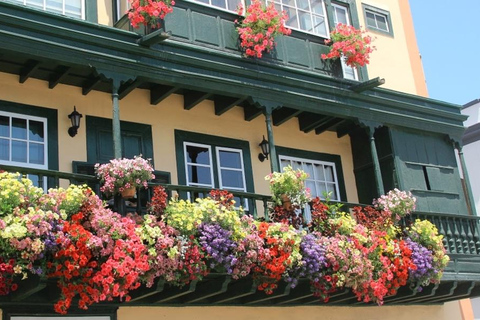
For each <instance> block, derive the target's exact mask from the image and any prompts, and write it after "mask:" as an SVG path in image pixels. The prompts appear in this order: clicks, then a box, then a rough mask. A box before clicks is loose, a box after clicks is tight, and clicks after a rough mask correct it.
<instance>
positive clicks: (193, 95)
mask: <svg viewBox="0 0 480 320" xmlns="http://www.w3.org/2000/svg"><path fill="white" fill-rule="evenodd" d="M210 96H211V93H209V92H201V91H193V90H185V92H184V93H183V108H184V109H185V110H190V109H192V108H193V107H195V106H196V105H197V104H199V103H200V102H202V101H203V100H205V99H207V98H208V97H210Z"/></svg>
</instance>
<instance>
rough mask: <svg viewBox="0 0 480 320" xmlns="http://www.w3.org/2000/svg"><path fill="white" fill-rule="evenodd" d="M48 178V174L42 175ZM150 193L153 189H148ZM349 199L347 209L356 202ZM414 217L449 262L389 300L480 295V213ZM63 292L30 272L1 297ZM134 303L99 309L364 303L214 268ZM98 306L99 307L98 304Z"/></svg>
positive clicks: (80, 178)
mask: <svg viewBox="0 0 480 320" xmlns="http://www.w3.org/2000/svg"><path fill="white" fill-rule="evenodd" d="M0 170H5V171H11V172H15V171H18V172H22V173H24V174H31V175H36V176H38V177H39V180H40V181H45V180H46V181H48V187H54V186H57V185H66V184H69V183H76V184H83V183H88V184H90V185H91V186H93V189H94V190H97V191H98V189H99V185H98V180H97V179H96V178H95V177H93V176H90V175H82V174H72V173H64V172H57V171H50V170H36V169H25V168H20V167H12V166H1V167H0ZM44 177H45V178H46V179H43V178H44ZM164 187H165V188H166V190H167V191H168V192H170V193H174V194H177V195H178V196H182V194H184V192H193V193H195V192H207V191H209V190H206V189H201V188H194V187H187V186H178V185H164ZM234 194H235V195H236V196H238V197H240V198H242V199H248V200H249V201H252V203H255V204H260V205H259V206H258V205H257V206H256V207H255V209H253V208H252V211H251V214H252V215H254V216H258V217H262V216H264V212H265V210H266V208H267V206H268V203H269V202H270V197H269V196H267V195H258V194H253V193H246V192H243V193H234ZM147 195H148V196H149V195H150V192H149V191H147ZM354 205H355V204H352V203H345V206H344V208H349V207H352V206H354ZM124 208H126V209H127V210H130V211H141V210H142V202H141V201H139V202H137V207H135V208H130V207H124ZM414 219H427V220H429V221H430V222H432V223H434V224H435V225H436V226H437V228H438V230H439V232H440V233H441V234H443V235H444V246H445V248H446V250H447V252H448V255H449V256H450V262H449V264H448V266H447V268H446V269H445V272H444V275H443V278H442V281H441V282H440V283H438V284H431V285H429V286H427V287H424V288H423V290H421V291H417V290H412V288H409V287H408V286H405V287H401V288H400V290H399V291H398V293H397V294H396V295H395V296H389V297H386V298H385V304H386V305H397V304H403V305H404V304H438V303H444V302H447V301H451V300H457V299H463V298H467V297H475V296H480V221H479V220H480V217H477V216H468V215H455V214H448V213H422V212H415V213H413V214H412V215H411V216H410V217H408V218H407V219H404V220H402V221H401V223H402V224H403V225H406V224H408V223H409V222H410V221H412V220H414ZM58 295H59V289H58V288H57V286H56V282H55V279H47V278H44V277H38V276H30V277H29V278H28V279H27V280H24V281H22V282H21V286H19V289H18V290H17V291H15V292H14V293H12V294H10V295H8V296H0V308H4V307H7V308H18V307H21V306H22V305H25V304H26V303H28V304H29V305H35V306H39V307H48V306H52V305H53V302H54V301H56V299H57V298H58ZM131 296H132V300H131V301H129V302H120V301H112V302H106V303H101V304H99V305H98V308H103V307H105V308H110V307H117V306H121V305H125V304H126V305H129V306H134V305H135V306H136V305H138V306H165V305H169V306H171V305H182V306H194V305H209V306H212V305H219V306H220V305H243V306H295V305H326V306H330V305H333V306H344V305H348V306H352V305H364V303H363V302H358V301H357V299H356V297H355V296H354V294H353V293H352V292H351V291H350V290H349V289H346V290H343V289H342V290H339V291H337V292H336V293H334V294H333V295H332V296H331V298H330V300H329V302H328V303H327V304H325V303H324V302H322V301H321V300H319V298H316V297H314V296H312V293H311V291H310V283H309V281H308V280H307V279H300V281H299V282H298V284H297V285H296V286H295V287H292V286H291V284H288V283H286V282H283V281H281V282H280V283H279V286H278V288H277V289H276V290H275V291H274V293H273V294H271V295H266V294H265V293H264V292H262V291H258V290H257V287H256V284H255V283H254V281H253V279H252V277H250V276H247V277H245V278H241V279H239V280H234V279H232V277H231V276H230V275H228V274H221V273H210V274H209V275H208V276H206V277H205V278H204V279H203V280H202V281H193V282H191V283H189V284H188V285H185V286H184V287H181V288H179V287H175V286H172V285H170V284H168V283H165V282H163V281H157V282H155V283H154V285H153V286H152V287H151V288H147V287H141V288H139V289H137V290H135V291H133V292H132V294H131ZM95 308H97V307H95Z"/></svg>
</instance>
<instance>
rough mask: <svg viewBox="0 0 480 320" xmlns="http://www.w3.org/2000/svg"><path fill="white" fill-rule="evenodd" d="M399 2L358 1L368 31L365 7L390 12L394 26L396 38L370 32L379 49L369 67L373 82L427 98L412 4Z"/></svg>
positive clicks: (363, 27) (358, 9)
mask: <svg viewBox="0 0 480 320" xmlns="http://www.w3.org/2000/svg"><path fill="white" fill-rule="evenodd" d="M400 2H404V1H403V0H402V1H398V0H363V1H357V2H356V3H357V11H358V16H359V19H360V26H361V27H362V29H366V22H365V17H364V13H363V6H362V4H366V5H369V6H372V7H375V8H378V9H382V10H385V11H388V12H389V13H390V18H391V22H392V29H393V37H392V36H390V35H386V34H384V33H381V32H375V31H371V30H367V31H368V34H369V35H371V36H372V37H373V38H374V41H373V45H374V46H375V47H376V48H377V50H376V51H374V52H373V53H372V54H371V59H370V64H369V65H368V67H367V70H368V76H369V78H370V79H373V78H375V77H380V78H385V84H384V85H382V88H388V89H393V90H396V91H401V92H405V93H411V94H417V95H421V96H427V88H426V84H425V76H424V74H423V67H422V63H421V60H420V53H419V51H418V47H417V42H416V38H415V33H414V29H413V21H412V19H411V14H410V8H409V6H408V4H404V3H402V4H400Z"/></svg>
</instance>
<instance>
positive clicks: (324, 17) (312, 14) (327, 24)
mask: <svg viewBox="0 0 480 320" xmlns="http://www.w3.org/2000/svg"><path fill="white" fill-rule="evenodd" d="M276 1H278V2H274V1H273V0H266V4H267V5H268V4H270V3H274V4H275V7H276V8H277V10H278V6H280V11H287V10H285V8H292V9H294V10H295V13H296V17H297V22H298V26H299V27H298V28H295V27H291V26H289V25H287V24H285V26H286V27H288V28H289V29H292V30H298V31H300V32H304V33H309V34H314V35H317V36H321V37H324V38H327V39H329V38H330V28H329V23H328V14H327V7H326V5H325V0H319V1H321V2H322V8H323V13H324V15H323V19H324V22H325V34H321V33H316V32H315V31H314V30H315V27H314V26H315V24H314V20H313V17H314V16H318V17H322V16H321V15H320V14H317V13H314V12H312V6H311V2H310V0H308V11H306V10H304V9H300V8H298V6H297V3H296V1H295V6H288V5H284V4H283V3H282V2H281V0H276ZM299 10H300V11H301V12H308V14H309V15H310V22H311V25H312V31H308V30H303V29H300V19H298V11H299ZM289 18H291V17H289Z"/></svg>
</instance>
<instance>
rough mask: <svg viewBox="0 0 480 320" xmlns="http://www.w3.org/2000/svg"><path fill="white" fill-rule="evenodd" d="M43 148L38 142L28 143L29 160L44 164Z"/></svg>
mask: <svg viewBox="0 0 480 320" xmlns="http://www.w3.org/2000/svg"><path fill="white" fill-rule="evenodd" d="M43 152H44V148H43V144H40V143H30V150H29V154H28V156H29V158H30V159H29V162H30V163H35V164H44V159H45V155H44V153H43Z"/></svg>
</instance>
